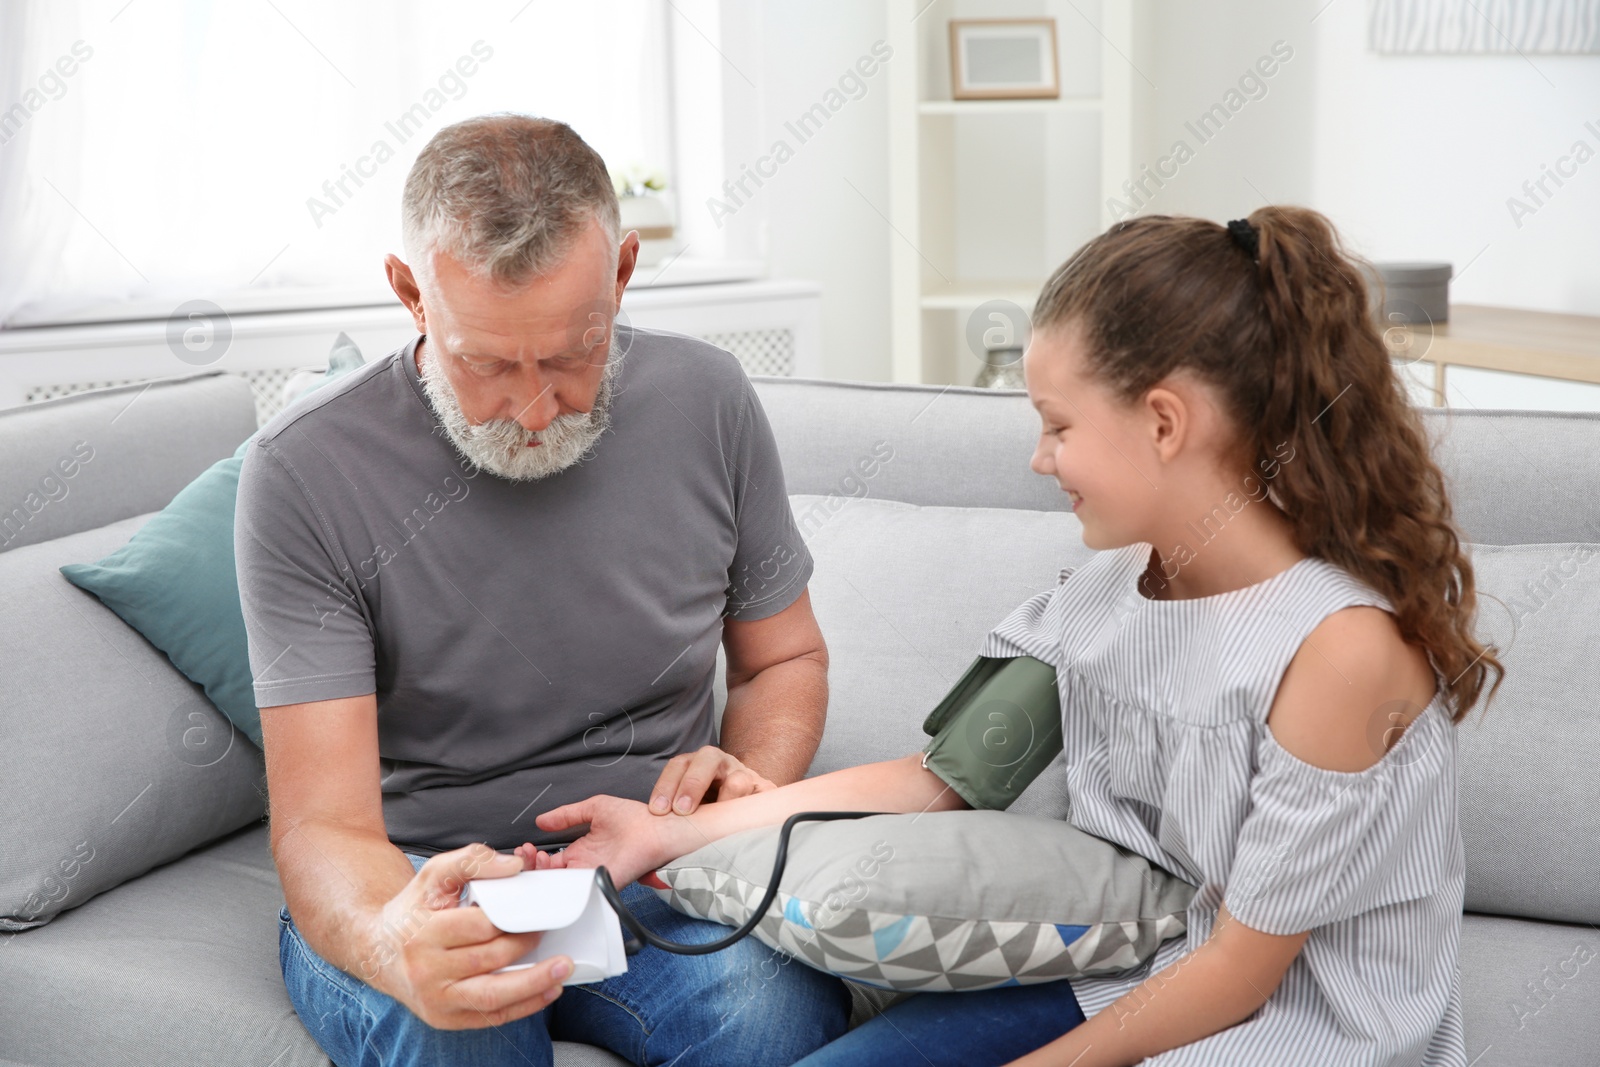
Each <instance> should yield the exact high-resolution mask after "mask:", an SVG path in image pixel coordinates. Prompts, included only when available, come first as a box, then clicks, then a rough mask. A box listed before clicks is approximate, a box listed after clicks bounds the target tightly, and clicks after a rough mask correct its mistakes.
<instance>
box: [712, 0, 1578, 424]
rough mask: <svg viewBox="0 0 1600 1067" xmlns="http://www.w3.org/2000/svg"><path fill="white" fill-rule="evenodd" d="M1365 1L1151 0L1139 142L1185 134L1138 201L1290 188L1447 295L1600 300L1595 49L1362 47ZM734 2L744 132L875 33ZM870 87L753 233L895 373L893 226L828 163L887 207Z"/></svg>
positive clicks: (1527, 302)
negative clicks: (1253, 92)
mask: <svg viewBox="0 0 1600 1067" xmlns="http://www.w3.org/2000/svg"><path fill="white" fill-rule="evenodd" d="M1367 6H1368V5H1367V3H1366V0H1331V2H1329V0H1203V2H1188V0H1183V2H1180V0H1145V3H1144V6H1143V8H1142V10H1141V17H1140V19H1139V33H1140V38H1141V39H1140V41H1139V50H1138V52H1139V54H1138V55H1137V56H1136V57H1135V59H1136V63H1137V65H1138V67H1139V71H1140V74H1139V76H1138V77H1137V78H1135V85H1136V87H1138V91H1139V97H1140V99H1139V109H1138V112H1137V114H1138V122H1139V131H1138V136H1137V138H1136V144H1137V145H1140V146H1141V148H1140V149H1139V150H1138V151H1137V152H1136V155H1137V156H1138V158H1140V159H1142V160H1144V161H1147V162H1149V163H1150V164H1151V165H1152V166H1154V165H1155V164H1156V163H1157V162H1158V161H1159V159H1160V157H1161V156H1163V155H1165V154H1167V153H1168V152H1169V151H1170V149H1171V147H1172V145H1173V142H1174V141H1176V140H1178V139H1180V138H1182V139H1185V140H1186V141H1187V142H1188V143H1189V145H1190V147H1191V148H1192V149H1193V150H1194V155H1193V158H1192V159H1190V160H1189V161H1187V162H1186V163H1184V164H1183V165H1182V166H1181V167H1179V168H1178V173H1177V175H1176V177H1175V178H1173V179H1171V180H1169V181H1167V182H1166V185H1165V188H1162V189H1160V190H1158V191H1156V192H1155V195H1154V196H1153V197H1151V198H1149V199H1148V201H1147V202H1145V203H1144V204H1143V205H1141V206H1142V207H1143V209H1144V210H1156V211H1174V212H1187V213H1194V214H1200V215H1205V216H1208V217H1211V218H1215V219H1219V220H1222V219H1228V218H1235V217H1238V216H1240V215H1244V214H1246V213H1247V212H1249V211H1250V210H1252V209H1253V208H1255V207H1257V206H1259V205H1260V204H1261V203H1263V202H1265V201H1277V202H1291V203H1302V204H1306V205H1309V206H1311V207H1315V208H1317V209H1319V210H1321V211H1324V212H1326V213H1328V214H1329V215H1330V216H1331V217H1332V218H1333V220H1334V222H1335V224H1336V225H1337V226H1338V227H1339V228H1340V230H1341V231H1342V232H1343V233H1344V234H1345V236H1346V238H1347V239H1348V240H1349V241H1350V243H1351V244H1352V245H1353V246H1354V248H1355V249H1356V250H1357V251H1358V252H1361V253H1362V254H1364V255H1367V256H1369V257H1371V258H1375V259H1440V260H1448V261H1450V262H1452V263H1453V264H1454V265H1455V267H1456V271H1457V273H1458V275H1459V277H1458V279H1457V280H1456V281H1455V282H1454V283H1453V285H1452V290H1451V296H1452V299H1454V300H1456V301H1457V302H1465V303H1482V304H1500V305H1507V306H1514V307H1529V308H1540V309H1545V310H1554V311H1569V312H1576V313H1583V314H1593V315H1600V256H1597V255H1596V254H1595V251H1594V249H1595V248H1596V246H1597V245H1600V241H1597V238H1600V132H1596V131H1600V56H1530V57H1528V58H1526V59H1524V58H1521V57H1518V56H1516V55H1511V56H1431V57H1423V56H1381V55H1376V54H1373V53H1371V52H1369V51H1368V50H1367V47H1366V19H1367ZM733 9H737V10H743V11H745V12H747V21H748V22H750V23H752V24H753V25H754V26H755V27H756V29H755V30H754V31H752V32H754V33H755V35H756V39H757V40H759V46H758V47H757V49H756V51H753V52H751V53H749V55H750V56H751V64H750V66H751V67H754V68H755V69H754V70H750V71H749V73H750V74H751V76H752V78H753V79H754V80H756V81H757V83H758V86H759V104H758V111H759V114H760V116H761V127H762V134H761V137H759V138H758V140H764V139H766V137H767V136H768V135H769V134H771V133H772V132H773V130H775V129H778V128H780V127H781V123H782V120H783V119H784V118H787V117H789V116H790V115H791V114H793V113H796V112H798V111H800V110H803V109H804V108H805V107H807V106H809V105H810V103H812V102H814V101H815V100H816V99H817V97H818V96H819V95H820V94H821V92H822V91H823V90H825V89H826V88H827V87H828V86H829V84H831V82H832V80H833V78H835V77H836V76H837V73H838V72H839V71H841V70H842V69H843V68H844V67H845V66H847V65H848V64H849V63H850V62H852V61H853V60H854V59H855V58H856V57H857V56H858V55H860V54H862V53H863V52H864V51H866V50H867V49H868V48H869V47H870V46H871V44H872V42H873V41H874V40H877V39H878V38H880V37H882V36H884V29H885V28H884V26H883V18H884V13H883V6H882V5H881V4H879V3H876V2H873V0H807V2H806V3H804V4H793V3H780V2H778V0H724V10H725V17H727V16H726V13H727V12H729V11H730V10H733ZM749 13H753V14H749ZM1277 41H1282V42H1284V44H1285V45H1287V47H1288V48H1290V49H1292V51H1293V55H1292V57H1291V58H1290V59H1288V60H1287V61H1282V62H1278V63H1277V64H1276V69H1275V72H1274V74H1273V75H1272V77H1270V78H1267V79H1263V84H1264V92H1263V93H1261V95H1259V98H1257V99H1249V100H1247V102H1246V103H1245V105H1244V106H1243V107H1242V108H1240V109H1239V111H1238V113H1237V114H1235V115H1233V117H1232V118H1231V119H1230V120H1229V121H1228V123H1227V124H1226V126H1224V128H1223V129H1222V130H1221V132H1220V133H1217V134H1216V135H1215V136H1213V137H1211V138H1210V139H1209V140H1208V141H1206V142H1205V143H1203V144H1202V143H1200V142H1199V140H1198V138H1197V137H1196V136H1195V135H1194V134H1193V133H1192V132H1191V131H1190V130H1188V129H1187V128H1186V127H1185V125H1184V123H1185V122H1186V121H1187V122H1193V121H1194V120H1195V119H1196V118H1197V117H1198V115H1199V114H1200V113H1201V112H1203V111H1204V110H1205V109H1206V108H1207V107H1209V106H1210V105H1211V104H1213V103H1216V102H1219V101H1220V100H1222V99H1223V97H1224V94H1226V93H1227V91H1228V90H1229V89H1231V88H1236V87H1237V86H1238V84H1239V79H1240V77H1241V75H1243V74H1244V73H1245V71H1246V70H1247V68H1249V67H1250V66H1251V65H1252V64H1254V63H1255V62H1256V61H1257V60H1258V59H1259V58H1260V57H1262V56H1265V55H1268V54H1269V53H1270V52H1271V50H1272V48H1273V45H1274V42H1277ZM901 58H904V59H906V60H908V61H909V57H901ZM882 90H883V86H882V85H879V84H873V85H871V86H870V88H869V91H868V93H867V95H866V96H865V97H864V98H863V99H861V100H859V101H852V102H851V103H850V104H849V105H848V106H847V107H846V108H845V109H843V110H842V111H841V112H840V114H838V115H837V116H835V117H834V118H833V119H832V120H831V122H830V123H829V125H828V127H827V128H826V129H825V130H824V131H823V133H822V134H821V135H820V136H818V137H817V138H816V139H815V140H814V141H812V142H809V143H807V144H806V145H805V146H802V150H801V151H800V152H798V153H797V155H796V158H795V159H794V160H793V161H792V162H791V163H789V164H787V165H786V166H785V167H784V168H783V170H782V172H781V174H780V175H779V177H778V178H777V179H774V180H773V181H772V182H770V183H769V184H768V185H767V187H766V188H765V189H764V190H763V196H764V197H765V201H766V223H765V250H766V253H767V255H768V256H769V257H770V260H771V263H772V265H773V269H774V272H775V273H776V274H777V275H778V276H792V277H809V278H814V279H817V280H819V281H821V282H822V285H823V292H824V296H823V316H824V336H825V343H826V347H827V353H826V356H825V360H826V362H825V368H826V372H827V373H828V374H830V375H837V376H839V377H847V378H875V379H886V378H887V377H888V374H889V368H888V361H887V356H886V353H887V340H888V314H887V306H886V302H887V298H888V282H887V269H888V263H887V260H888V254H887V249H888V245H887V241H889V240H898V238H896V237H894V236H893V235H892V234H891V233H890V232H889V231H888V228H887V226H886V224H885V223H884V222H883V220H882V219H880V218H879V217H878V216H877V215H876V213H875V212H873V211H872V210H871V209H870V208H869V207H868V206H867V205H866V204H865V203H864V202H863V197H862V195H858V193H856V192H855V191H852V190H851V189H850V187H849V186H847V185H846V184H845V183H844V180H843V179H844V178H848V179H849V180H850V181H851V182H852V183H854V185H855V186H856V187H857V188H858V189H859V190H860V192H861V194H864V195H865V197H866V198H867V199H869V200H871V201H872V202H873V204H875V205H876V206H877V207H878V209H879V210H883V209H884V205H885V202H886V199H887V173H886V172H887V167H886V150H885V146H884V138H885V134H886V131H887V125H886V124H887V122H888V116H887V112H886V109H885V97H886V95H887V94H886V93H884V92H883V91H882ZM1585 122H1593V123H1594V125H1595V130H1593V131H1591V130H1588V129H1586V128H1585ZM1580 138H1581V139H1583V140H1585V141H1587V142H1588V144H1589V145H1590V147H1591V148H1593V149H1594V150H1595V152H1596V158H1594V159H1592V160H1590V161H1588V162H1587V163H1585V164H1583V165H1581V166H1579V167H1578V168H1577V173H1576V174H1575V175H1574V176H1573V177H1571V178H1567V179H1565V181H1566V185H1565V186H1564V187H1563V188H1560V189H1555V188H1554V186H1553V184H1551V185H1550V186H1549V187H1550V188H1551V189H1552V190H1553V191H1554V194H1555V195H1553V196H1551V197H1549V198H1548V199H1547V200H1546V203H1545V204H1544V205H1543V206H1537V205H1536V210H1535V211H1534V212H1533V213H1532V214H1531V215H1528V216H1527V217H1525V218H1523V219H1522V220H1521V223H1522V224H1521V225H1520V226H1518V225H1517V224H1516V222H1515V221H1514V220H1513V219H1512V217H1511V214H1510V212H1509V211H1508V209H1507V204H1506V201H1507V198H1508V197H1511V196H1522V197H1524V199H1526V194H1525V193H1523V191H1522V184H1523V182H1524V181H1526V180H1529V179H1537V178H1538V177H1539V176H1540V174H1541V168H1542V166H1545V165H1549V166H1554V165H1555V164H1556V163H1557V161H1558V159H1559V158H1560V157H1562V156H1565V155H1567V154H1568V153H1569V152H1570V151H1571V149H1572V147H1573V143H1574V142H1575V141H1576V140H1578V139H1580ZM1568 169H1570V166H1569V168H1568ZM1529 202H1530V203H1531V201H1529ZM689 210H695V208H694V207H693V206H690V208H689ZM1458 374H1459V380H1460V381H1461V382H1462V383H1463V385H1462V387H1463V389H1464V390H1467V393H1468V396H1469V397H1470V402H1472V403H1481V404H1485V405H1487V404H1493V403H1496V402H1497V401H1496V400H1495V399H1494V396H1495V393H1494V387H1493V385H1492V384H1490V382H1489V379H1480V378H1475V377H1474V376H1473V375H1470V374H1467V373H1466V372H1458ZM1480 380H1481V381H1482V382H1483V385H1482V387H1481V388H1473V389H1468V383H1470V382H1473V381H1480ZM1551 389H1554V390H1556V392H1557V393H1560V394H1562V395H1564V396H1565V397H1567V400H1566V401H1563V403H1566V404H1567V405H1568V406H1583V407H1589V406H1600V389H1593V390H1591V389H1586V388H1583V387H1576V386H1573V387H1569V386H1565V385H1554V386H1548V387H1546V388H1545V391H1544V393H1543V394H1541V395H1544V396H1546V398H1548V397H1549V396H1550V395H1552V394H1551V393H1550V390H1551ZM1518 402H1519V403H1528V402H1530V401H1529V399H1528V398H1527V397H1524V396H1522V395H1521V394H1519V396H1518Z"/></svg>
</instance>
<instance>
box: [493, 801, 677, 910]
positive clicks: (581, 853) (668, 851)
mask: <svg viewBox="0 0 1600 1067" xmlns="http://www.w3.org/2000/svg"><path fill="white" fill-rule="evenodd" d="M534 821H535V822H537V823H538V824H539V829H541V830H549V831H551V832H559V831H561V830H566V829H569V828H571V827H574V826H581V825H583V824H584V823H588V824H589V832H588V833H586V834H584V835H583V836H582V837H580V838H578V839H577V840H576V841H574V842H573V843H572V844H570V845H568V846H567V847H566V848H565V849H564V850H563V851H561V852H560V853H558V854H557V855H556V856H554V857H550V858H549V859H550V862H549V863H547V864H546V866H551V867H604V868H605V869H606V871H607V872H608V873H610V875H611V881H612V882H613V883H614V884H615V885H617V886H618V887H619V888H620V887H622V886H625V885H627V884H628V883H629V882H633V881H636V880H637V879H638V878H639V877H640V876H641V875H645V874H648V873H650V872H651V871H653V870H655V869H656V868H657V867H659V866H661V865H662V864H663V863H666V862H668V861H670V860H674V859H677V858H678V857H679V856H681V855H683V854H684V853H686V852H689V851H692V850H693V848H694V843H692V842H684V841H681V840H679V838H680V837H681V836H682V833H683V830H684V828H685V827H686V826H687V825H688V822H687V820H684V819H657V818H655V817H654V816H653V815H651V814H650V811H649V809H648V808H646V807H645V806H644V805H643V804H641V803H639V802H638V801H637V800H624V799H622V798H621V797H608V796H595V797H590V798H589V799H588V800H580V801H578V802H577V803H576V804H564V805H562V806H561V807H559V808H552V809H551V810H549V811H547V812H545V813H543V814H542V815H540V816H539V817H538V818H537V819H536V820H534ZM531 848H533V846H532V845H523V846H522V848H520V849H518V850H517V851H518V853H519V854H520V855H526V852H525V850H527V849H531Z"/></svg>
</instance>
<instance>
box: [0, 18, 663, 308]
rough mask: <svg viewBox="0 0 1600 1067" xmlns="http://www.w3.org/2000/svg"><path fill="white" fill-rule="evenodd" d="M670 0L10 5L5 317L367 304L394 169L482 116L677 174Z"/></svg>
mask: <svg viewBox="0 0 1600 1067" xmlns="http://www.w3.org/2000/svg"><path fill="white" fill-rule="evenodd" d="M662 3H663V0H583V2H582V3H573V2H568V0H531V2H530V0H507V2H504V3H488V2H486V3H474V4H436V3H435V4H429V3H423V2H422V0H398V2H395V0H390V2H384V3H378V2H367V0H362V2H355V0H350V2H339V3H327V2H325V0H131V2H129V0H107V2H104V3H99V2H84V3H72V2H63V0H6V2H5V3H3V4H0V109H4V110H0V324H4V325H6V326H17V325H32V324H39V323H43V322H50V321H62V320H71V319H80V320H81V319H86V318H96V317H99V318H116V317H146V316H149V317H159V316H161V315H164V314H165V313H166V312H167V311H170V309H171V308H172V307H175V306H177V305H178V304H180V303H182V302H184V301H186V300H190V299H211V300H216V301H217V302H219V303H221V304H222V305H223V306H224V307H228V308H230V310H231V309H233V308H238V309H239V310H251V309H260V308H267V307H294V306H308V305H319V304H320V305H324V306H326V305H329V304H336V303H371V302H375V301H377V300H381V299H383V298H384V295H385V294H386V293H387V291H388V290H387V285H386V283H385V281H384V277H383V266H382V259H383V255H384V254H385V253H386V252H391V251H393V252H395V253H398V254H403V251H402V249H401V247H400V225H399V213H400V193H401V188H402V186H403V184H404V181H405V175H406V172H407V171H408V170H409V169H410V166H411V163H412V161H413V160H414V159H415V157H416V155H417V153H418V152H419V151H420V150H421V148H422V146H423V145H424V144H425V143H426V142H427V140H428V138H429V137H431V136H432V135H433V134H434V133H435V132H436V131H438V130H439V129H440V128H442V127H443V126H446V125H448V124H450V123H452V122H455V121H459V120H460V119H463V118H468V117H470V116H473V115H479V114H484V113H487V112H493V111H517V112H524V113H531V114H539V115H545V116H549V117H552V118H558V119H561V120H563V121H565V122H567V123H569V124H571V125H572V126H573V127H574V128H575V129H576V130H577V131H578V133H579V134H581V135H582V136H583V137H584V138H585V139H586V140H587V141H588V142H589V143H590V144H591V145H593V146H594V147H595V149H596V150H598V151H599V152H600V154H601V155H602V156H603V157H604V158H605V159H606V161H607V163H608V164H610V165H611V166H612V167H614V168H618V167H627V166H630V165H635V164H643V165H647V166H652V167H656V168H660V169H663V170H666V171H668V173H669V175H670V173H671V170H672V160H671V159H670V152H671V147H672V144H673V140H672V133H671V115H670V114H669V105H668V101H669V99H670V93H669V92H668V86H669V84H670V76H669V71H668V54H669V48H668V44H667V41H666V31H665V27H664V19H663V11H662ZM390 299H392V297H390ZM86 309H88V310H87V311H86ZM119 309H120V310H119ZM141 309H142V310H141ZM162 309H165V310H162Z"/></svg>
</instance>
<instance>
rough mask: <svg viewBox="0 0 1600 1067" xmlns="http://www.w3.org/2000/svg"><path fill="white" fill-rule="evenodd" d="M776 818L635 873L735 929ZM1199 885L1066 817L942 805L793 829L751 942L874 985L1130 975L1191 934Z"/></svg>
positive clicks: (756, 896) (926, 986) (766, 858)
mask: <svg viewBox="0 0 1600 1067" xmlns="http://www.w3.org/2000/svg"><path fill="white" fill-rule="evenodd" d="M777 838H778V827H776V826H771V827H762V828H760V829H756V830H747V831H745V832H743V833H739V834H735V835H733V836H731V837H726V838H723V839H722V840H720V841H717V842H714V843H712V844H709V845H706V846H705V847H703V848H700V849H698V850H696V851H695V852H691V853H690V854H688V855H687V856H684V857H682V858H680V859H678V860H675V861H673V862H672V863H669V864H668V865H666V866H665V867H662V868H661V869H660V870H658V871H656V872H655V877H654V878H652V877H650V876H648V875H647V876H646V877H645V878H643V879H641V881H643V882H645V884H647V885H652V886H653V887H654V888H655V889H656V891H657V893H658V894H659V895H660V896H661V897H663V899H665V900H666V901H667V903H668V904H670V905H671V906H672V907H673V908H674V909H676V910H678V911H680V912H683V913H684V914H687V915H692V916H694V917H696V918H701V919H710V920H713V921H715V922H720V923H726V924H727V925H730V926H737V925H739V924H741V923H743V922H744V921H745V920H746V919H748V918H749V916H750V912H751V910H752V908H754V906H755V905H756V904H757V903H759V902H760V899H761V896H762V894H763V893H765V892H766V888H767V882H768V880H769V879H770V877H771V874H772V857H773V853H774V852H775V850H776V847H777ZM1194 892H1195V889H1194V886H1192V885H1190V884H1189V883H1187V882H1184V881H1183V880H1181V879H1179V878H1177V877H1176V876H1174V875H1172V874H1170V873H1168V872H1167V871H1165V870H1163V869H1162V868H1160V867H1157V866H1155V865H1154V864H1152V863H1150V862H1149V861H1148V860H1146V859H1145V858H1144V857H1142V856H1139V855H1137V854H1135V853H1133V852H1130V851H1128V850H1127V849H1124V848H1121V847H1120V846H1118V845H1115V844H1113V843H1111V842H1109V841H1106V840H1104V839H1102V838H1098V837H1095V836H1093V835H1091V834H1086V833H1084V832H1083V831H1081V830H1079V829H1077V828H1076V827H1074V826H1073V825H1072V824H1071V823H1068V822H1062V821H1059V820H1055V819H1043V818H1037V817H1033V816H1027V815H1013V814H1008V813H1006V812H1003V811H941V812H926V813H923V814H910V815H875V816H872V817H871V818H866V819H856V820H849V821H841V822H828V823H800V824H799V825H797V826H796V827H795V828H794V831H793V833H792V834H791V836H790V841H789V861H788V864H787V865H786V867H785V869H784V874H783V880H782V882H781V884H780V886H779V892H778V896H777V898H776V899H775V900H774V902H773V904H772V907H771V908H769V909H768V911H767V913H766V915H765V916H764V917H763V918H762V920H761V923H760V924H759V925H758V926H757V927H756V929H755V936H756V937H758V938H759V939H760V940H761V941H763V942H765V943H766V944H767V945H768V946H770V947H772V948H776V949H779V950H780V951H783V952H786V953H788V954H789V955H791V956H793V957H795V958H797V959H799V960H801V961H802V962H804V963H807V964H809V965H810V966H812V967H815V968H816V969H817V970H820V971H826V972H828V973H829V974H834V975H837V976H839V977H840V978H845V979H848V980H850V981H852V982H859V983H862V984H864V985H869V986H875V987H878V988H880V989H894V990H907V991H918V990H920V991H934V990H937V991H953V990H966V989H989V988H992V987H995V986H1005V985H1029V984H1033V983H1037V982H1053V981H1057V980H1059V979H1062V978H1072V977H1076V976H1078V975H1092V974H1108V973H1112V972H1116V971H1123V970H1127V969H1128V968H1130V967H1134V966H1136V965H1138V964H1140V963H1142V962H1143V961H1144V960H1145V959H1146V958H1148V957H1149V956H1152V955H1154V953H1155V951H1156V948H1157V947H1158V946H1159V945H1160V944H1161V942H1163V941H1165V940H1166V939H1167V938H1170V937H1177V936H1180V935H1182V934H1183V933H1184V932H1185V931H1186V930H1187V928H1188V923H1187V920H1186V912H1187V909H1188V906H1189V902H1190V900H1191V899H1192V898H1193V897H1194Z"/></svg>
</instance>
